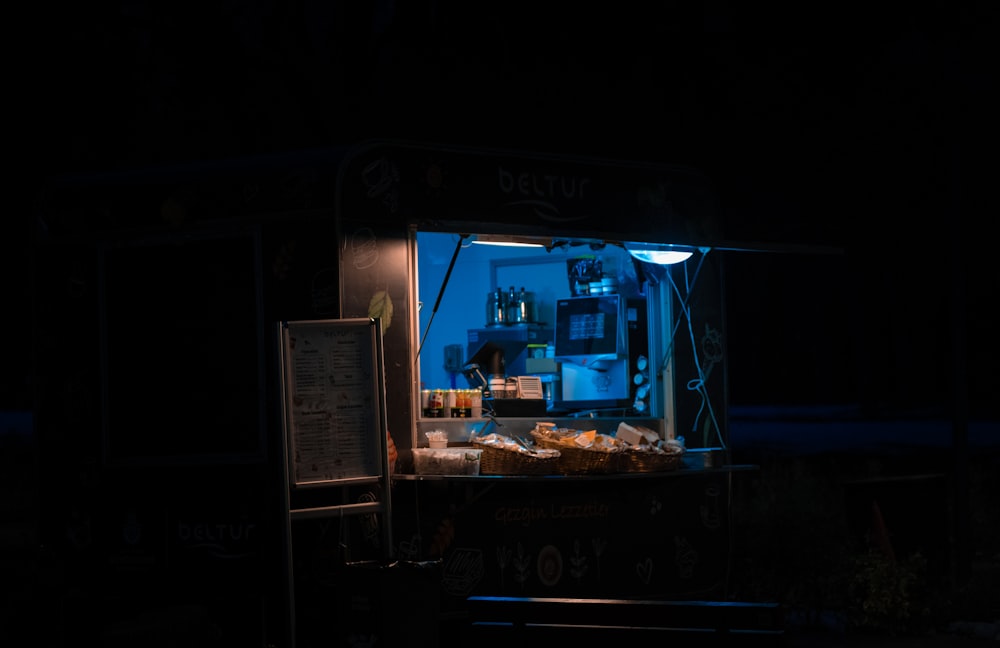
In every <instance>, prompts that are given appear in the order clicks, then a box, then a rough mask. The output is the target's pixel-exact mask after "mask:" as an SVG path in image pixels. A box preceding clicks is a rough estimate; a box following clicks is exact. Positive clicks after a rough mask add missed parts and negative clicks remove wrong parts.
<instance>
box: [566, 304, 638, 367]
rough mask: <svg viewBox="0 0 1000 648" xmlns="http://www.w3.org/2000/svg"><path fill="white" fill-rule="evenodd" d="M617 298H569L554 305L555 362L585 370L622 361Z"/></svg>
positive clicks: (623, 350) (622, 338)
mask: <svg viewBox="0 0 1000 648" xmlns="http://www.w3.org/2000/svg"><path fill="white" fill-rule="evenodd" d="M622 322H623V318H622V301H621V295H594V296H588V297H570V298H566V299H560V300H559V301H558V302H557V303H556V348H555V355H556V359H558V360H561V361H563V362H573V363H576V364H579V365H583V366H589V365H591V364H593V363H594V362H598V361H602V360H604V361H606V360H617V359H619V358H622V357H626V355H627V349H626V342H625V331H624V327H623V326H622Z"/></svg>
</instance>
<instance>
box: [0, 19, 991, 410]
mask: <svg viewBox="0 0 1000 648" xmlns="http://www.w3.org/2000/svg"><path fill="white" fill-rule="evenodd" d="M540 4H541V5H544V6H540ZM996 14H997V11H996V9H995V6H994V4H993V3H989V2H972V3H922V4H921V5H920V6H919V7H917V6H915V5H914V6H881V5H876V6H871V5H869V4H865V5H861V4H858V5H857V6H854V5H853V4H852V3H847V4H832V3H821V4H816V3H801V4H795V5H792V4H788V5H784V4H780V5H779V4H768V3H765V5H764V6H760V4H759V3H757V4H755V5H754V6H749V5H745V4H743V3H727V2H709V3H694V4H688V3H678V2H666V3H649V4H646V5H643V7H642V8H635V7H633V8H630V7H628V6H621V7H619V6H615V7H614V8H611V7H609V6H605V5H595V6H585V5H583V4H579V3H554V4H553V3H519V2H514V3H486V4H484V3H463V2H411V3H392V2H359V3H322V2H294V3H267V2H247V3H208V4H205V5H204V6H198V7H183V6H177V5H175V4H172V3H148V2H145V3H143V2H135V3H129V2H123V3H103V4H101V5H99V6H97V7H93V6H83V5H76V4H69V3H67V4H66V5H65V6H58V7H57V8H53V9H51V10H50V8H48V7H46V8H45V9H38V10H29V12H28V14H27V17H26V18H24V19H23V21H22V22H21V23H19V32H20V37H19V38H16V39H15V40H14V42H15V43H17V44H18V45H19V47H18V48H17V55H18V58H17V65H15V76H14V77H13V78H14V79H15V82H16V84H17V85H16V86H15V88H16V92H15V93H14V94H15V95H16V98H14V100H13V102H12V104H13V106H14V108H15V113H16V114H17V117H16V118H15V120H14V121H13V122H11V123H12V128H11V130H12V131H13V135H14V140H15V141H17V142H23V143H24V144H25V145H26V146H25V148H24V150H23V152H21V153H20V154H19V155H18V157H16V158H15V160H13V162H14V164H13V166H14V167H15V169H14V172H13V173H14V175H13V177H14V178H15V180H16V185H17V189H18V190H27V191H28V192H29V193H28V198H29V200H30V208H28V209H17V210H14V213H8V214H7V215H6V218H5V220H6V222H7V223H8V224H9V226H10V229H9V230H8V233H6V234H5V235H4V246H3V247H4V253H3V255H2V257H3V261H4V275H5V277H7V278H8V279H10V280H11V282H10V288H9V289H8V290H7V291H5V293H6V294H5V299H6V301H7V304H6V305H5V311H6V312H9V313H19V312H25V311H26V310H28V309H29V308H30V306H31V303H32V295H31V288H30V282H27V281H25V280H24V278H25V276H26V275H27V274H28V273H27V272H26V271H25V270H26V269H27V268H30V267H31V265H32V250H31V245H30V242H31V236H32V231H33V230H32V228H33V227H35V226H36V224H35V223H34V221H33V217H34V214H36V213H37V210H38V209H40V208H41V209H44V201H45V200H46V196H45V193H44V192H43V191H42V190H41V186H42V185H41V180H43V179H44V178H46V177H51V176H53V175H55V174H61V173H78V172H95V171H113V170H123V169H134V168H144V167H151V166H161V165H172V164H186V163H191V162H195V161H199V160H213V159H229V158H239V157H244V156H255V155H265V154H270V153H278V152H286V151H297V150H307V149H315V148H325V147H332V146H345V145H351V144H354V143H357V142H360V141H363V140H366V139H369V138H389V139H408V140H417V141H424V142H438V143H454V144H461V145H469V146H483V147H502V148H514V149H523V150H527V151H540V152H553V153H559V154H570V155H574V154H580V155H587V156H601V157H611V158H625V159H637V160H649V161H654V162H664V163H670V164H684V165H690V166H694V167H696V168H698V169H700V170H702V171H704V172H705V173H706V174H707V175H708V176H709V177H710V178H711V180H712V181H713V182H714V183H715V185H716V187H717V190H718V195H719V198H720V202H721V206H722V213H723V217H724V225H725V232H726V235H727V238H729V239H731V240H734V241H762V242H768V243H795V244H799V243H808V244H819V245H831V246H835V247H838V248H841V249H842V250H843V254H841V255H837V256H833V257H831V256H819V257H817V256H813V255H802V254H797V253H793V254H783V255H773V254H767V255H758V254H733V255H729V256H730V258H729V259H728V260H727V263H728V264H729V270H730V271H729V273H728V275H727V276H728V281H729V283H728V288H727V290H728V293H729V304H730V331H729V341H730V349H729V351H730V372H731V376H730V392H731V402H732V404H733V405H736V406H740V405H759V404H767V405H771V404H776V405H808V404H831V403H832V404H849V405H850V406H852V407H855V406H856V407H860V408H861V409H862V410H863V411H864V412H866V413H868V414H870V415H877V416H881V415H885V414H888V415H890V416H897V415H899V414H900V413H905V414H906V415H910V414H913V413H918V414H920V413H924V414H927V413H929V414H932V415H934V416H948V415H949V414H950V413H952V412H955V411H956V408H958V409H962V408H964V407H965V405H964V400H965V398H966V395H967V397H968V403H969V407H970V408H971V411H972V412H973V414H974V415H976V416H982V415H989V416H995V414H994V412H992V411H991V410H992V404H993V402H994V400H995V399H994V395H995V394H996V393H998V390H1000V384H998V380H997V378H996V377H995V375H996V374H995V371H994V370H993V365H994V364H995V361H996V359H997V357H998V356H1000V354H998V348H997V341H996V335H995V332H994V328H993V325H994V324H995V320H992V319H990V318H991V317H992V311H993V310H994V309H993V304H994V303H995V301H996V295H997V294H998V292H1000V291H998V285H997V283H998V282H997V277H998V275H1000V273H997V272H996V271H995V269H994V268H993V267H992V264H991V260H990V258H989V256H990V250H989V249H988V247H987V246H988V244H989V242H990V240H991V239H990V238H989V237H988V236H987V233H988V230H987V228H989V227H991V221H992V220H994V218H993V216H992V212H991V211H990V210H989V208H988V206H987V203H988V202H989V201H990V200H992V196H991V195H989V192H988V189H987V186H986V185H987V182H988V180H989V179H991V175H992V173H991V171H990V167H991V165H990V164H989V161H990V159H991V158H992V155H993V154H992V148H991V147H990V145H989V144H988V139H987V137H986V136H987V132H988V131H987V126H988V125H989V124H988V122H989V120H990V117H991V115H992V114H993V112H992V109H993V108H994V107H995V106H994V105H993V104H991V103H989V96H990V91H991V90H992V89H994V88H993V86H994V85H995V76H994V72H993V69H992V68H991V67H990V64H989V63H988V61H990V60H992V59H993V56H992V55H993V54H995V52H994V49H995V48H994V46H993V45H992V43H991V41H992V40H993V39H992V34H993V33H994V29H995V27H996V21H995V18H996ZM24 177H26V181H22V178H24ZM4 320H5V327H4V330H5V331H9V333H10V335H7V336H6V337H7V339H11V337H10V336H11V335H14V336H17V335H23V333H24V332H23V321H21V320H19V318H16V317H5V318H4ZM11 346H12V348H11V349H9V351H8V354H9V355H8V362H7V363H5V364H7V366H9V367H25V366H27V364H28V356H27V353H28V350H29V345H26V344H14V345H11ZM3 381H4V384H3V390H2V393H3V403H0V405H2V407H3V408H4V409H10V410H23V409H28V408H30V405H31V396H30V394H31V390H32V385H31V378H30V373H28V372H22V371H17V370H14V371H5V372H4V373H3Z"/></svg>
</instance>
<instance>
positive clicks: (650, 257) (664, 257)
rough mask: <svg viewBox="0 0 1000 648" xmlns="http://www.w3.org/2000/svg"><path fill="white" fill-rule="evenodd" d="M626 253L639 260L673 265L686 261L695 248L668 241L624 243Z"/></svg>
mask: <svg viewBox="0 0 1000 648" xmlns="http://www.w3.org/2000/svg"><path fill="white" fill-rule="evenodd" d="M623 245H624V247H625V249H626V250H628V253H629V254H631V255H632V256H633V257H635V258H636V259H638V260H640V261H645V262H646V263H652V264H655V265H673V264H675V263H681V262H682V261H687V260H688V259H689V258H690V257H691V255H692V254H694V251H695V248H691V247H688V246H686V245H670V244H669V243H624V244H623Z"/></svg>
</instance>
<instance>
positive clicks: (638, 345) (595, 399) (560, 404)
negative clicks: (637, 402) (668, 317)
mask: <svg viewBox="0 0 1000 648" xmlns="http://www.w3.org/2000/svg"><path fill="white" fill-rule="evenodd" d="M646 325H647V324H646V303H645V300H643V299H626V297H625V296H624V295H620V294H600V295H586V296H579V297H569V298H565V299H560V300H558V301H557V302H556V325H555V359H556V361H557V362H559V363H560V372H561V376H560V380H559V386H560V391H561V393H560V396H561V397H560V398H557V399H556V400H555V402H554V403H553V405H554V406H555V407H557V408H559V409H565V410H588V409H593V410H599V409H623V410H624V409H628V408H630V407H631V406H632V403H633V397H632V387H633V383H632V375H631V368H632V367H634V366H635V364H636V363H635V362H634V361H633V360H634V359H635V358H638V357H639V356H640V355H643V354H645V353H647V349H648V334H647V331H646Z"/></svg>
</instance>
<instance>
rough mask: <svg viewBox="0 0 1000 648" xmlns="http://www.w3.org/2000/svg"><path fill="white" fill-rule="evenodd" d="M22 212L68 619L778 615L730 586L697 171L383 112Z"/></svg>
mask: <svg viewBox="0 0 1000 648" xmlns="http://www.w3.org/2000/svg"><path fill="white" fill-rule="evenodd" d="M39 223H40V225H43V226H40V227H39V228H37V229H38V232H39V236H40V239H39V241H38V244H37V256H36V258H37V262H38V272H37V285H38V290H39V294H41V295H45V299H41V300H39V302H38V310H37V313H36V314H35V315H36V316H35V322H36V329H37V331H38V336H37V339H38V341H39V343H38V345H37V354H36V355H37V358H36V364H37V367H38V371H39V383H40V384H44V385H46V386H47V389H45V390H42V392H41V394H40V396H39V403H38V409H39V416H38V422H37V427H38V431H39V439H40V441H39V443H40V448H42V450H43V452H44V454H45V456H46V460H47V461H48V462H50V463H51V465H52V471H51V474H52V478H51V479H47V480H45V484H44V487H43V488H42V490H41V493H40V498H41V501H42V504H43V508H44V510H46V511H47V517H46V519H45V520H44V524H43V525H42V529H41V535H42V538H43V543H44V544H45V545H46V546H49V547H52V550H53V552H55V553H56V554H58V555H59V556H60V558H61V560H62V561H64V563H65V564H66V565H67V570H66V573H67V576H66V579H67V582H66V587H65V588H63V589H64V591H65V592H66V594H65V596H64V598H63V599H62V600H61V601H60V605H59V608H60V609H61V610H63V611H64V612H63V618H62V619H61V621H62V625H63V626H64V627H73V628H75V629H78V631H79V636H80V637H87V638H92V639H94V640H95V641H96V640H99V639H101V638H107V637H108V636H121V637H123V638H125V637H133V638H134V637H140V636H142V637H145V636H147V635H148V636H154V635H155V636H159V635H158V633H161V632H163V631H165V630H164V628H168V627H169V628H170V629H171V630H172V631H180V630H179V629H181V628H187V629H188V630H185V632H188V631H189V634H190V635H191V636H190V638H191V639H198V637H197V636H195V635H196V634H197V633H200V632H202V631H206V632H207V631H209V630H211V631H217V632H220V633H222V635H223V636H225V637H227V638H228V639H229V640H231V641H233V642H235V643H238V644H239V645H253V644H259V645H273V646H277V647H279V648H284V647H288V648H305V647H308V646H319V645H324V646H325V645H342V646H358V645H372V644H374V645H397V644H401V643H402V642H404V641H405V643H406V645H409V646H414V647H416V646H422V645H423V646H452V645H467V644H468V643H469V642H470V641H473V642H475V644H476V645H482V646H486V645H493V642H507V643H509V642H510V641H512V640H514V641H517V640H521V639H524V640H526V641H532V640H534V639H536V638H537V637H534V636H522V635H523V633H526V632H529V630H527V628H529V627H531V628H536V629H537V627H538V626H539V624H538V623H535V622H531V623H529V622H528V619H534V621H538V620H539V619H547V620H549V621H550V622H553V623H554V622H557V621H558V625H559V626H560V627H561V628H562V630H561V633H562V634H561V637H555V638H553V639H559V638H565V637H567V636H568V635H567V634H566V633H569V632H571V629H573V628H576V629H577V630H578V631H580V632H586V631H585V630H581V628H582V627H583V626H587V627H590V628H591V629H590V631H591V632H593V631H594V629H593V626H594V625H595V623H596V620H600V623H598V625H601V627H602V628H604V629H605V630H607V631H609V632H624V629H625V628H630V629H631V630H632V636H633V637H635V638H638V635H637V634H636V633H637V632H638V630H639V628H640V627H641V626H649V625H650V624H653V625H655V626H657V627H654V628H649V627H647V628H646V630H648V631H650V632H660V631H663V630H665V629H666V630H673V631H679V630H680V629H683V628H686V629H688V630H692V629H694V630H699V631H700V630H704V631H713V632H715V631H726V632H729V631H736V630H739V629H741V628H742V629H748V630H754V631H759V630H768V631H770V630H774V629H775V628H777V627H779V626H780V623H778V621H776V617H774V616H767V617H766V620H761V619H762V617H761V616H760V614H761V612H762V611H763V612H765V613H768V614H769V613H770V612H771V611H772V610H771V608H768V607H766V606H765V607H755V606H747V607H746V608H744V607H740V606H732V605H727V606H726V607H720V604H722V603H727V604H731V602H728V601H727V585H728V582H727V581H728V577H729V555H730V549H731V544H732V543H731V533H732V530H731V528H730V515H729V513H730V508H731V505H732V497H731V489H732V485H733V481H734V479H738V478H739V476H740V473H741V472H743V471H751V470H754V469H755V468H754V467H753V466H739V465H732V464H731V461H730V452H729V444H728V432H727V411H726V410H727V406H726V317H725V304H724V303H723V299H722V295H723V290H722V289H723V283H722V282H723V260H724V254H723V252H722V248H723V247H724V245H723V243H722V241H724V239H723V238H722V233H721V232H720V230H719V217H718V214H717V209H716V204H715V197H714V193H713V190H712V187H711V185H710V183H709V182H708V180H707V179H706V178H705V177H703V176H702V175H701V174H700V173H698V172H697V171H695V170H692V169H688V168H683V167H673V166H666V165H651V164H639V163H630V162H621V161H611V160H602V159H582V158H578V157H573V158H570V157H560V156H555V155H543V154H534V153H523V152H515V151H502V150H481V149H464V148H458V147H443V146H438V145H429V144H423V143H408V142H371V143H367V144H365V145H362V146H358V147H352V148H349V149H345V150H337V151H332V150H331V151H318V152H310V153H302V154H296V155H287V156H275V157H272V158H267V159H262V160H237V161H231V162H228V163H226V162H217V163H213V164H204V165H190V166H186V167H179V168H168V169H151V170H135V171H131V172H127V173H121V174H98V175H91V176H86V175H84V176H69V177H62V178H58V179H54V180H53V183H52V186H51V187H50V188H49V190H48V192H47V196H46V200H45V201H44V210H43V213H42V214H41V215H40V218H39ZM67 314H69V315H72V316H73V317H74V318H75V320H74V321H78V322H80V323H81V325H79V326H70V327H67V326H65V325H64V323H65V321H66V318H67ZM67 367H73V368H74V369H73V370H72V371H67V370H66V368H67ZM66 394H72V395H74V399H73V402H72V403H71V404H70V406H67V403H66V402H65V399H64V395H66ZM567 441H568V442H569V443H568V445H567V444H566V442H567ZM549 443H555V444H557V445H558V444H563V445H562V446H560V447H561V450H560V449H555V448H551V447H547V444H549ZM598 448H601V449H604V450H608V452H607V453H601V454H597V452H596V449H598ZM640 449H642V450H643V452H644V453H645V454H643V453H640V452H638V451H637V450H640ZM592 450H593V451H594V452H591V451H592ZM626 450H630V452H626ZM654 450H657V451H659V452H661V453H662V454H665V455H668V456H667V457H666V460H665V461H660V459H663V457H661V456H659V455H656V456H655V457H654V452H653V451H654ZM612 451H613V452H612ZM653 459H657V460H655V461H654V460H653ZM66 529H70V530H72V531H74V532H73V533H71V534H67V533H66ZM84 530H89V531H88V532H87V533H83V531H84ZM98 585H100V587H98ZM109 587H110V589H109ZM709 604H712V605H709ZM595 605H596V606H599V607H600V609H594V608H593V607H592V606H595ZM181 614H184V615H187V616H185V618H183V619H179V617H178V615H181ZM741 614H746V615H750V616H746V617H742V616H740V615H741ZM188 616H189V617H191V618H188ZM249 617H253V618H255V619H258V622H256V623H253V624H251V623H248V622H247V618H249ZM643 619H644V620H643ZM137 620H142V623H139V622H138V621H137ZM182 622H183V623H182ZM541 625H545V624H544V623H542V624H541ZM614 628H617V629H618V630H614ZM530 632H534V631H533V630H532V631H530ZM755 636H766V635H761V634H760V633H758V634H757V635H755ZM123 640H124V639H123ZM366 642H367V643H366Z"/></svg>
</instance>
